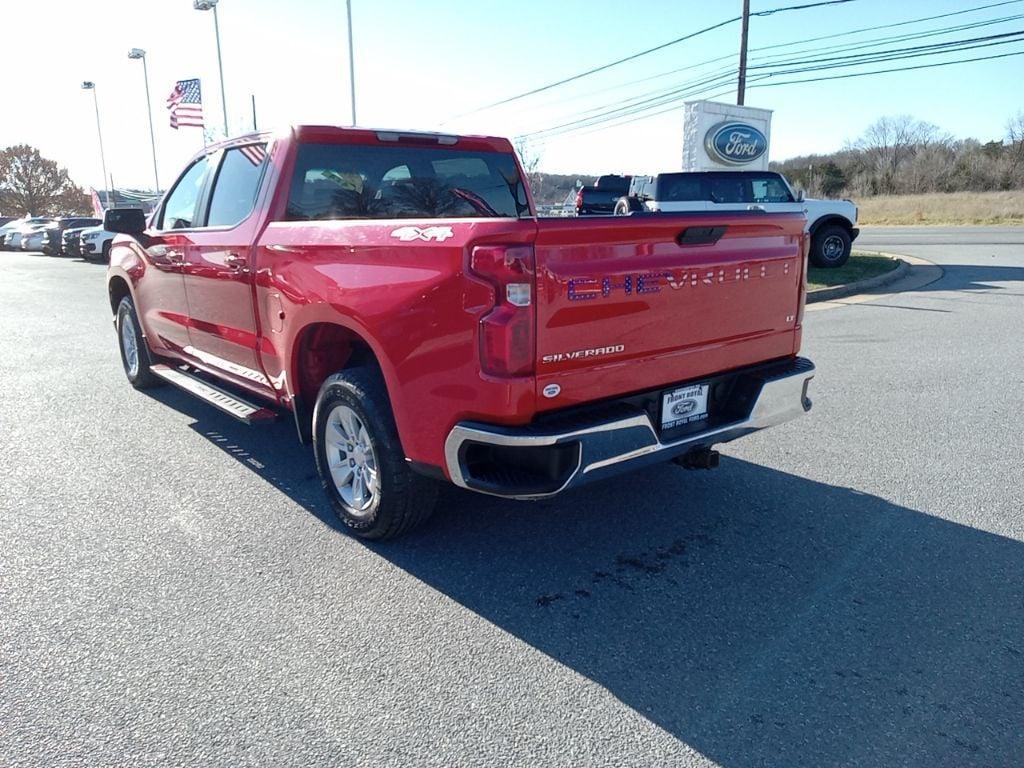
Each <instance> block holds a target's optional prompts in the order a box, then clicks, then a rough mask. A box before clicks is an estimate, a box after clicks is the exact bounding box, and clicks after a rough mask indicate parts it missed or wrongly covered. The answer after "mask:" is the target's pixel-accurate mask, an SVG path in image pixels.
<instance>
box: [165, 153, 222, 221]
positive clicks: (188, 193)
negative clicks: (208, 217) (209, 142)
mask: <svg viewBox="0 0 1024 768" xmlns="http://www.w3.org/2000/svg"><path fill="white" fill-rule="evenodd" d="M208 165H209V159H208V158H206V157H205V156H204V157H201V158H200V159H199V160H196V162H195V163H193V164H192V165H191V166H189V168H188V170H186V171H185V172H184V173H183V174H182V175H181V176H180V177H179V178H178V181H177V182H176V183H175V185H174V189H173V190H171V194H169V195H168V196H167V200H166V201H165V202H164V207H163V210H162V211H161V212H160V223H159V224H158V225H157V229H189V228H190V227H191V226H192V222H193V220H194V219H195V214H196V203H198V202H199V193H200V191H202V188H203V178H204V177H205V176H206V168H207V166H208Z"/></svg>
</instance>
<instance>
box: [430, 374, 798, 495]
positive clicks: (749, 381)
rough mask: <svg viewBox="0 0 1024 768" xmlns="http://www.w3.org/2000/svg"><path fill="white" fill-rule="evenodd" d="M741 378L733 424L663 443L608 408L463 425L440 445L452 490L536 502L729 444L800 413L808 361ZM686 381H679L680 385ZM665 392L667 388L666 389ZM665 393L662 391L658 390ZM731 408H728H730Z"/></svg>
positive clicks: (629, 415)
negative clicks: (506, 423)
mask: <svg viewBox="0 0 1024 768" xmlns="http://www.w3.org/2000/svg"><path fill="white" fill-rule="evenodd" d="M736 376H737V377H742V378H743V379H744V387H745V391H747V392H750V393H751V394H750V395H749V396H747V395H744V396H743V401H747V400H749V402H744V404H742V405H741V408H742V410H743V411H744V412H745V413H746V415H745V416H742V417H740V418H737V419H733V420H730V421H727V422H726V423H719V424H714V425H708V427H707V428H706V429H704V430H701V431H696V432H690V433H689V434H686V435H684V436H680V437H678V438H677V439H672V440H668V441H666V442H663V441H662V439H661V438H660V437H659V435H658V431H657V430H656V429H655V424H654V421H652V417H651V412H650V409H647V410H645V409H644V408H642V407H639V406H637V405H635V404H630V403H627V402H624V401H623V402H616V403H610V404H607V405H606V406H603V407H602V410H603V412H590V413H585V414H581V415H580V416H579V417H572V418H570V419H566V420H563V422H561V423H560V422H559V421H558V420H557V419H555V420H552V421H549V422H546V423H536V424H532V425H529V426H526V427H500V426H494V425H487V424H480V423H476V422H461V423H459V424H457V425H456V426H455V427H454V428H453V429H452V431H451V432H450V433H449V435H448V438H447V440H446V441H445V462H446V464H447V469H448V475H449V477H450V478H451V479H452V482H454V483H455V484H456V485H458V486H461V487H463V488H468V489H470V490H474V491H480V492H482V493H489V494H492V495H495V496H504V497H507V498H516V499H540V498H546V497H548V496H554V495H555V494H557V493H560V492H562V491H564V490H566V489H567V488H571V487H575V486H577V485H582V484H583V483H587V482H591V481H593V480H598V479H601V478H604V477H609V476H611V475H615V474H618V473H620V472H625V471H627V470H631V469H635V468H639V467H641V466H645V465H648V464H653V463H656V462H659V461H667V460H669V459H672V458H674V457H676V456H680V455H682V454H685V453H689V452H690V451H693V450H697V449H701V448H709V447H711V446H712V445H715V444H718V443H727V442H729V441H730V440H735V439H736V438H738V437H743V436H744V435H748V434H750V433H751V432H757V431H758V430H762V429H767V428H768V427H773V426H776V425H777V424H782V423H784V422H786V421H790V420H792V419H795V418H796V417H798V416H801V415H803V414H804V413H806V412H807V411H809V410H810V408H811V401H810V400H809V399H808V397H807V387H808V384H809V383H810V380H811V379H812V378H813V377H814V364H813V363H811V361H810V360H807V359H804V358H794V359H793V360H788V361H785V362H783V363H777V364H772V365H768V366H760V367H758V368H756V369H750V370H747V371H739V372H736ZM682 384H685V382H683V383H681V384H680V385H679V386H681V385H682ZM670 388H671V387H670ZM660 391H663V390H660ZM731 405H734V404H731Z"/></svg>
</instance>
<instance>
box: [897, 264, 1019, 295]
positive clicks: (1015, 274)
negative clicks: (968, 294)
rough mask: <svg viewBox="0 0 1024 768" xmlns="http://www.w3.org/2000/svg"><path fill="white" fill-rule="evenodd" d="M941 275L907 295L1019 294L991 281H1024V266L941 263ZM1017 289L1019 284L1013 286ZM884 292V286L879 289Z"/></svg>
mask: <svg viewBox="0 0 1024 768" xmlns="http://www.w3.org/2000/svg"><path fill="white" fill-rule="evenodd" d="M940 266H941V267H942V272H943V274H942V277H940V278H939V279H938V280H936V281H935V282H934V283H928V284H927V285H924V286H921V287H919V288H915V289H914V290H913V291H910V292H909V293H908V295H910V296H912V295H914V293H916V292H918V291H920V292H932V291H972V292H983V293H985V292H990V293H996V294H1010V295H1012V296H1020V295H1021V294H1020V293H1017V292H1015V291H1013V290H1010V289H1009V288H1008V287H1004V286H1001V285H992V283H1024V267H1004V266H986V265H983V264H977V265H975V264H942V265H940ZM1014 288H1016V289H1017V290H1019V286H1014ZM879 290H880V291H882V292H884V288H882V289H879Z"/></svg>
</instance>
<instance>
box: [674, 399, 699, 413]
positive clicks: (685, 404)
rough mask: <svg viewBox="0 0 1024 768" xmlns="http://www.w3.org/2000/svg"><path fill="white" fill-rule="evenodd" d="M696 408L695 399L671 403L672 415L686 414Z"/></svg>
mask: <svg viewBox="0 0 1024 768" xmlns="http://www.w3.org/2000/svg"><path fill="white" fill-rule="evenodd" d="M696 408H697V401H696V400H692V399H688V400H680V401H679V402H678V403H673V404H672V415H673V416H687V415H689V414H691V413H693V411H694V410H695V409H696Z"/></svg>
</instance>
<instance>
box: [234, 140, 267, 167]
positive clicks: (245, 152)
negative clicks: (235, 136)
mask: <svg viewBox="0 0 1024 768" xmlns="http://www.w3.org/2000/svg"><path fill="white" fill-rule="evenodd" d="M239 151H240V152H241V153H242V156H243V157H245V159H246V160H248V161H249V162H250V163H252V164H253V165H259V164H260V163H262V162H263V159H264V158H265V157H266V156H267V145H266V144H246V145H245V146H244V147H240V148H239Z"/></svg>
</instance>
